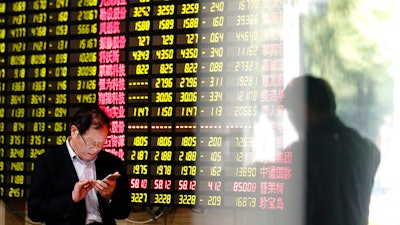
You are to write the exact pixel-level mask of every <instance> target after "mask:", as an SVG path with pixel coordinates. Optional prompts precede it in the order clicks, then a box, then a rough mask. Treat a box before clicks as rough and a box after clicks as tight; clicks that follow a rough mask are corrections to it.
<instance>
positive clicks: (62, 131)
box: [0, 0, 294, 211]
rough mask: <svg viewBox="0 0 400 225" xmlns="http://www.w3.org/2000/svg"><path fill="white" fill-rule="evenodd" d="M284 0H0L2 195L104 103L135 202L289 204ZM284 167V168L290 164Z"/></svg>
mask: <svg viewBox="0 0 400 225" xmlns="http://www.w3.org/2000/svg"><path fill="white" fill-rule="evenodd" d="M283 9H284V7H283V2H282V0H229V1H228V0H214V1H211V0H202V1H194V0H188V1H172V0H171V1H168V0H166V1H164V0H152V1H151V0H76V1H72V0H25V1H3V2H1V3H0V102H1V105H0V159H1V162H0V185H1V187H0V188H1V190H0V196H1V197H2V198H26V197H28V196H29V183H30V173H31V172H32V171H33V170H34V161H35V159H36V158H37V157H38V156H39V155H40V154H42V153H44V152H45V151H46V149H48V148H49V147H51V146H55V145H60V144H63V143H64V142H65V141H66V138H67V136H68V132H69V127H68V124H67V121H66V118H67V117H69V116H71V115H73V113H74V112H75V111H76V110H77V109H78V108H79V107H80V106H82V104H86V103H99V104H101V105H103V106H104V107H105V108H106V110H107V112H108V114H109V115H110V117H111V118H112V124H111V125H112V126H111V135H110V137H109V139H108V140H107V142H106V144H105V148H104V150H105V151H108V152H110V153H112V154H115V155H117V156H119V157H120V158H121V159H123V160H124V162H125V163H126V165H127V170H128V175H129V179H130V180H129V183H130V188H131V201H132V204H139V205H143V204H145V205H153V204H154V205H165V206H185V207H191V206H204V207H232V208H244V209H261V210H268V211H283V210H285V207H286V204H287V202H288V199H286V198H285V196H286V192H287V190H286V189H287V188H286V187H287V185H288V183H290V182H291V180H292V177H293V176H292V175H293V173H294V170H293V166H292V165H293V160H292V159H293V156H292V152H290V151H281V150H279V149H282V148H283V147H284V146H283V125H282V124H283V123H282V109H281V108H280V105H279V102H280V101H281V98H282V90H283V85H284V80H283V74H284V73H283V72H284V71H283V27H284V21H283V14H284V13H283V12H284V10H283ZM292 170H293V171H292Z"/></svg>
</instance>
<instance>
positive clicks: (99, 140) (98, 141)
mask: <svg viewBox="0 0 400 225" xmlns="http://www.w3.org/2000/svg"><path fill="white" fill-rule="evenodd" d="M75 128H76V127H75ZM107 135H108V128H107V126H104V127H102V128H101V129H94V128H93V127H90V128H89V129H88V130H87V131H86V132H85V133H84V134H81V133H79V131H78V130H77V128H76V130H74V131H72V132H71V142H72V144H71V146H72V148H73V149H74V151H75V153H76V154H77V155H78V157H79V158H81V159H82V160H85V161H90V160H93V159H94V158H96V156H97V154H98V153H99V152H100V151H101V149H102V148H103V146H104V143H105V142H106V140H107Z"/></svg>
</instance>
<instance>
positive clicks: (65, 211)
mask: <svg viewBox="0 0 400 225" xmlns="http://www.w3.org/2000/svg"><path fill="white" fill-rule="evenodd" d="M109 129H110V120H109V118H108V116H107V114H106V113H105V112H104V111H103V110H102V109H101V108H100V107H99V106H98V105H97V104H88V105H86V106H84V107H83V108H81V109H80V110H79V111H78V112H77V113H76V114H75V116H74V118H73V120H72V122H71V126H70V132H71V133H70V136H69V137H68V138H67V141H66V143H65V144H63V145H61V146H59V147H58V148H56V149H52V150H49V151H47V152H46V153H44V154H43V155H41V156H40V157H39V158H38V159H37V161H36V163H35V170H34V172H33V175H32V181H31V188H30V194H29V201H28V216H29V218H30V219H31V220H33V221H37V222H45V223H46V224H47V225H61V224H63V225H87V224H90V225H97V224H103V225H115V224H116V222H115V219H125V218H127V217H128V216H129V213H130V212H131V207H132V206H131V202H130V195H129V182H128V178H127V175H126V169H125V166H124V165H123V163H122V161H121V159H120V158H118V157H117V156H115V155H113V154H110V153H108V152H105V151H102V148H103V145H104V143H105V142H106V140H107V136H108V133H109ZM110 174H112V176H108V175H110Z"/></svg>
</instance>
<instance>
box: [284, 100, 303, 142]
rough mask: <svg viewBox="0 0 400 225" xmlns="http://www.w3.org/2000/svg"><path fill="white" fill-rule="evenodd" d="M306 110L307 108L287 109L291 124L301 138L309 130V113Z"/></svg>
mask: <svg viewBox="0 0 400 225" xmlns="http://www.w3.org/2000/svg"><path fill="white" fill-rule="evenodd" d="M305 108H306V107H298V108H295V109H293V108H288V109H286V111H287V114H288V118H289V121H290V123H291V124H292V125H293V127H294V129H295V130H296V131H297V133H298V134H299V135H300V136H303V134H304V133H305V132H306V129H307V127H306V123H307V112H306V110H305Z"/></svg>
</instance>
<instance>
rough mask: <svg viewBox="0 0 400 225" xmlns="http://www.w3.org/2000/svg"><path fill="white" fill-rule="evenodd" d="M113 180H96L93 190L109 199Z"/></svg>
mask: <svg viewBox="0 0 400 225" xmlns="http://www.w3.org/2000/svg"><path fill="white" fill-rule="evenodd" d="M115 183H116V181H115V179H108V178H104V179H103V180H97V181H96V184H95V189H96V191H98V192H99V193H100V195H101V196H102V197H103V198H105V199H110V198H111V196H112V194H113V192H114V189H115Z"/></svg>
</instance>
